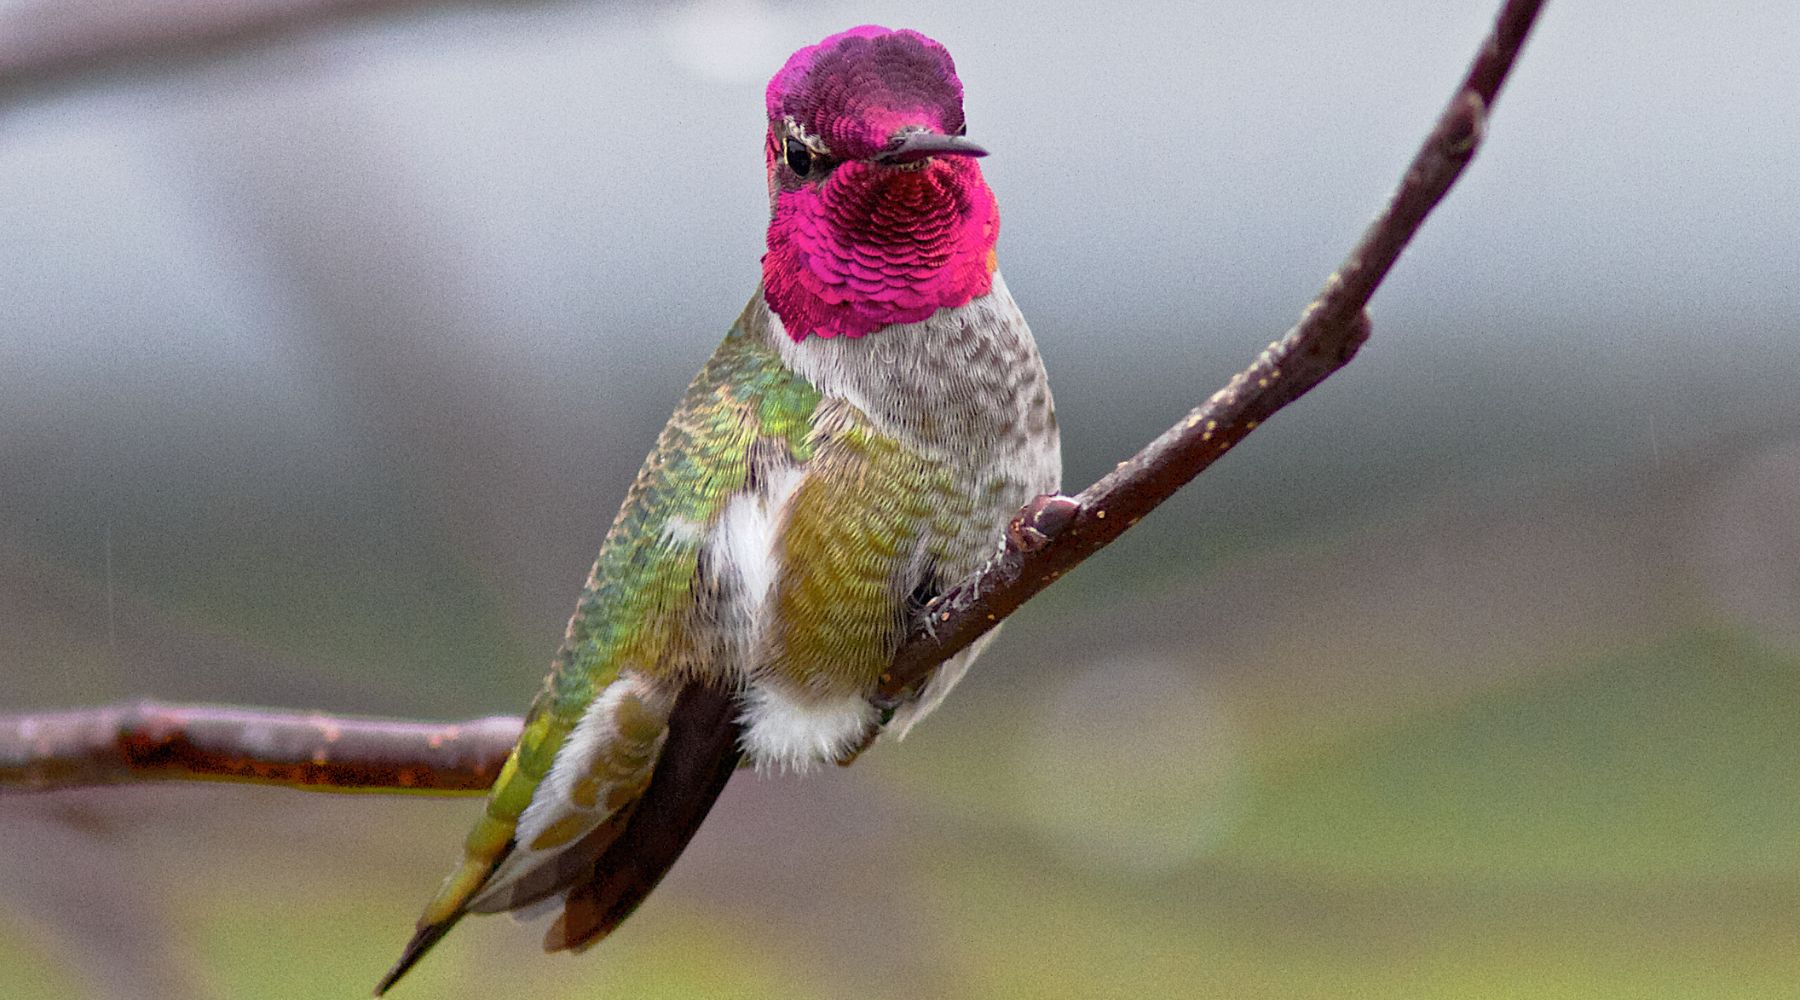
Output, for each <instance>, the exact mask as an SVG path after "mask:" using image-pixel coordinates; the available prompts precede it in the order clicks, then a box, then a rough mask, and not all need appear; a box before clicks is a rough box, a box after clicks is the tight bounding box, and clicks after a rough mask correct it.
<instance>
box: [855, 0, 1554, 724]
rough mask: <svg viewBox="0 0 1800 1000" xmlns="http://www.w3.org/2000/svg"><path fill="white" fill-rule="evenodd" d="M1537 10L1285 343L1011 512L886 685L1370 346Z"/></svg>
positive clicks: (1108, 538) (990, 622) (1515, 4)
mask: <svg viewBox="0 0 1800 1000" xmlns="http://www.w3.org/2000/svg"><path fill="white" fill-rule="evenodd" d="M1542 6H1543V0H1508V2H1507V3H1506V4H1505V5H1504V6H1503V7H1502V8H1501V10H1500V15H1499V17H1498V19H1497V20H1496V22H1495V25H1494V30H1493V32H1492V33H1491V34H1490V35H1489V36H1488V37H1487V39H1486V41H1485V42H1484V43H1483V44H1482V47H1481V51H1480V52H1478V53H1477V54H1476V56H1475V62H1474V64H1473V65H1471V66H1470V67H1469V72H1468V74H1467V75H1466V76H1465V77H1464V78H1463V81H1462V83H1461V85H1460V86H1458V87H1457V89H1456V93H1455V94H1454V95H1453V96H1452V97H1451V98H1450V103H1449V105H1448V106H1447V107H1446V108H1445V109H1444V111H1443V114H1442V115H1440V116H1439V118H1438V121H1437V127H1436V128H1433V129H1432V130H1431V134H1430V135H1429V136H1427V137H1426V139H1425V143H1424V145H1423V146H1421V147H1420V149H1419V152H1418V154H1417V155H1415V156H1414V157H1413V161H1412V164H1411V165H1410V166H1408V167H1407V169H1406V175H1405V176H1404V177H1402V178H1401V180H1400V186H1399V188H1398V189H1397V190H1396V191H1395V192H1394V195H1393V197H1392V199H1390V200H1389V202H1388V205H1387V208H1386V209H1384V210H1383V211H1382V213H1381V214H1380V215H1379V216H1377V217H1376V219H1375V221H1374V222H1373V223H1371V224H1370V226H1369V228H1368V231H1367V232H1365V233H1364V234H1363V237H1362V239H1361V240H1360V241H1359V242H1358V243H1357V244H1356V247H1355V249H1353V250H1351V251H1350V255H1349V256H1348V257H1345V258H1344V262H1343V264H1341V265H1340V266H1339V267H1338V269H1337V272H1336V273H1335V274H1333V275H1332V276H1331V277H1330V278H1328V279H1326V282H1325V287H1324V289H1323V290H1322V291H1320V292H1319V295H1318V297H1317V298H1315V299H1313V301H1312V303H1311V304H1310V305H1308V306H1307V307H1306V310H1305V311H1304V312H1303V313H1302V314H1301V317H1300V322H1299V323H1298V324H1296V325H1295V326H1294V328H1293V329H1292V330H1289V331H1288V333H1287V335H1286V336H1284V337H1282V338H1281V339H1280V340H1278V341H1276V342H1275V343H1273V344H1270V345H1269V346H1268V348H1267V349H1266V350H1264V351H1263V352H1262V354H1261V355H1260V356H1259V357H1257V359H1256V360H1255V361H1254V362H1253V363H1252V364H1251V365H1250V367H1248V368H1246V369H1244V370H1243V371H1241V372H1239V373H1238V374H1237V375H1235V376H1233V377H1232V380H1231V382H1230V384H1229V385H1227V386H1225V388H1223V389H1220V390H1219V391H1218V392H1216V393H1213V395H1212V398H1211V399H1209V400H1207V401H1206V402H1205V403H1203V404H1201V405H1200V406H1198V407H1196V408H1195V409H1194V410H1193V411H1191V412H1190V413H1188V415H1187V416H1186V417H1184V418H1183V419H1182V420H1181V422H1180V423H1178V424H1176V425H1175V426H1173V427H1171V428H1169V429H1168V430H1166V431H1164V432H1163V433H1162V435H1161V436H1160V437H1158V438H1157V439H1156V440H1154V441H1152V442H1150V443H1149V444H1148V445H1146V446H1145V447H1144V449H1143V450H1142V451H1140V452H1138V453H1137V454H1136V455H1133V456H1132V457H1131V458H1129V459H1127V460H1125V461H1124V462H1121V463H1119V467H1118V468H1116V469H1114V470H1113V471H1112V472H1111V473H1109V474H1107V475H1106V476H1105V477H1104V478H1102V479H1101V480H1100V481H1099V482H1097V483H1095V484H1094V485H1092V486H1089V487H1088V488H1087V489H1085V490H1082V491H1081V492H1080V493H1079V494H1077V495H1075V496H1074V497H1073V498H1065V497H1055V498H1049V497H1042V498H1039V499H1038V500H1037V501H1035V502H1033V503H1032V504H1031V505H1029V506H1027V507H1026V508H1025V509H1024V510H1023V511H1021V512H1020V513H1019V517H1018V518H1016V519H1015V520H1014V521H1013V529H1012V530H1011V531H1009V532H1008V533H1007V536H1008V537H1007V542H1006V548H1005V549H1004V550H1003V551H1002V552H1001V554H1000V555H999V556H998V557H997V558H996V559H995V560H994V561H993V563H992V564H990V565H989V566H988V568H987V569H985V570H983V571H982V572H981V573H979V574H978V575H976V576H975V577H974V578H972V579H969V580H965V581H963V582H961V583H959V584H957V585H956V586H954V587H952V588H951V589H950V590H949V591H947V592H946V593H944V594H943V595H942V596H940V597H939V598H938V599H937V600H936V601H933V602H932V603H931V604H930V605H929V606H927V607H926V609H925V613H926V615H927V616H928V620H926V621H924V622H921V623H919V625H918V626H917V627H916V628H915V629H914V630H913V632H912V634H911V635H910V636H908V638H907V641H906V643H905V645H903V646H902V647H901V649H900V652H899V655H898V656H896V657H895V659H894V664H893V666H892V667H891V668H890V669H889V671H888V674H887V676H886V677H884V678H883V679H882V690H883V693H884V694H885V695H888V696H890V697H892V696H894V695H896V694H898V693H899V692H902V691H905V690H907V689H908V688H911V687H913V686H915V685H917V684H918V683H920V681H921V680H922V679H923V678H924V677H925V676H926V675H927V674H929V673H930V671H931V668H933V667H935V666H937V665H938V664H939V663H942V662H943V661H944V660H945V659H947V658H948V657H950V656H952V655H954V654H955V653H956V652H957V651H958V650H961V649H963V648H964V647H966V646H968V645H969V644H970V643H972V642H974V641H975V640H976V639H979V638H980V637H981V636H982V635H983V634H984V633H986V632H987V631H988V630H989V629H991V628H993V627H994V626H995V625H996V624H998V623H999V622H1000V621H1001V620H1002V619H1004V618H1005V617H1006V616H1007V615H1010V614H1012V613H1013V612H1014V611H1017V610H1018V609H1019V606H1020V605H1022V604H1024V603H1025V602H1026V601H1027V600H1030V599H1031V597H1032V596H1033V595H1034V594H1036V593H1037V592H1038V591H1040V590H1043V589H1044V588H1045V587H1047V586H1049V585H1050V584H1051V583H1054V582H1055V581H1056V580H1057V579H1058V578H1060V577H1061V576H1062V575H1063V574H1064V573H1067V572H1068V571H1069V570H1070V569H1073V568H1074V567H1075V566H1076V565H1078V564H1079V563H1081V562H1082V561H1083V560H1085V559H1087V557H1089V556H1091V555H1093V554H1094V553H1095V552H1098V551H1100V549H1102V548H1104V547H1106V546H1107V545H1109V544H1111V543H1112V541H1113V540H1114V539H1116V538H1118V537H1119V536H1120V535H1121V534H1124V533H1125V531H1126V530H1127V529H1129V528H1130V527H1131V526H1132V525H1134V524H1136V523H1137V522H1138V521H1139V519H1141V518H1142V517H1143V516H1144V515H1145V514H1148V513H1149V512H1150V511H1151V510H1154V509H1155V508H1156V507H1157V505H1159V504H1161V503H1162V502H1163V501H1164V500H1167V499H1168V498H1169V497H1170V496H1172V495H1174V493H1175V491H1176V490H1178V489H1180V488H1181V487H1182V486H1184V485H1186V484H1187V483H1188V482H1189V481H1190V480H1192V479H1193V478H1194V477H1195V476H1197V475H1199V474H1200V473H1202V472H1204V471H1206V469H1207V468H1208V467H1209V466H1211V465H1212V464H1213V463H1214V462H1216V461H1218V460H1219V458H1220V457H1221V456H1223V455H1224V454H1225V453H1226V452H1227V451H1229V450H1231V448H1232V446H1234V445H1236V444H1237V443H1238V442H1239V441H1242V440H1243V439H1244V438H1245V437H1246V436H1248V435H1249V433H1250V432H1251V431H1253V430H1255V429H1256V428H1257V427H1258V426H1259V425H1261V424H1262V422H1263V421H1265V420H1267V419H1268V418H1269V417H1270V416H1272V415H1273V414H1274V413H1275V411H1277V410H1279V409H1281V408H1282V407H1284V406H1286V405H1288V404H1289V403H1291V402H1293V401H1294V400H1296V399H1298V398H1299V397H1300V396H1301V395H1303V394H1304V393H1305V392H1307V390H1309V389H1311V388H1312V387H1313V386H1316V385H1318V384H1319V383H1320V382H1322V381H1324V380H1325V378H1326V377H1327V376H1329V375H1330V374H1331V373H1333V372H1335V371H1337V370H1338V369H1339V368H1342V367H1343V366H1344V365H1346V364H1348V363H1349V362H1350V359H1351V358H1353V357H1355V356H1356V351H1357V348H1359V347H1361V346H1362V344H1363V342H1364V341H1366V340H1367V339H1368V337H1369V318H1368V314H1367V313H1366V312H1364V311H1363V310H1364V307H1365V306H1367V305H1368V303H1369V297H1370V296H1372V295H1374V294H1375V289H1376V288H1378V287H1379V286H1380V285H1381V281H1382V279H1383V278H1385V277H1387V273H1388V269H1389V268H1391V267H1393V266H1394V262H1395V261H1396V260H1398V259H1399V257H1400V252H1401V251H1402V250H1404V249H1406V245H1407V244H1408V243H1410V242H1412V238H1413V235H1414V234H1415V233H1417V232H1418V231H1419V226H1420V225H1421V224H1422V223H1424V221H1425V216H1426V215H1428V214H1430V212H1431V210H1432V209H1433V208H1434V207H1436V205H1437V203H1438V202H1439V201H1441V200H1443V197H1444V195H1445V194H1446V193H1448V192H1449V190H1450V186H1451V185H1452V184H1454V183H1456V179H1457V177H1458V176H1460V175H1461V174H1462V171H1463V168H1464V167H1466V166H1468V164H1469V161H1470V160H1471V159H1473V158H1474V156H1475V151H1476V149H1477V148H1478V147H1479V146H1480V144H1481V139H1482V137H1483V135H1484V134H1485V133H1486V131H1487V121H1488V113H1489V111H1490V110H1491V109H1492V107H1493V104H1494V98H1495V97H1496V96H1497V95H1498V94H1499V92H1500V85H1501V84H1502V83H1504V82H1505V80H1506V75H1507V73H1508V71H1509V70H1511V69H1512V66H1513V62H1514V60H1515V59H1516V58H1517V57H1518V54H1519V50H1520V48H1521V47H1522V46H1523V45H1524V44H1525V36H1526V34H1527V33H1528V32H1529V31H1530V30H1531V25H1532V22H1533V21H1534V20H1536V18H1537V14H1538V10H1539V9H1540V8H1541V7H1542Z"/></svg>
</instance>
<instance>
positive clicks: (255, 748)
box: [0, 701, 519, 794]
mask: <svg viewBox="0 0 1800 1000" xmlns="http://www.w3.org/2000/svg"><path fill="white" fill-rule="evenodd" d="M518 738H519V720H518V719H514V718H509V717H507V716H491V717H489V718H486V719H474V720H471V721H469V722H462V723H433V722H407V721H402V720H399V719H361V718H344V717H338V716H328V715H321V714H318V713H302V712H281V711H269V710H263V709H253V708H232V707H226V706H217V705H166V704H162V703H160V702H154V701H139V702H131V703H127V704H121V705H112V706H108V707H104V708H85V709H74V710H72V711H66V712H47V713H44V714H41V715H16V716H0V789H7V788H8V787H11V788H14V789H18V788H23V789H25V790H27V791H41V790H45V789H51V788H69V787H74V786H82V785H117V784H126V783H131V782H140V781H160V780H172V779H173V780H182V779H186V780H192V779H218V780H223V781H248V782H254V783H258V784H272V785H286V786H288V787H290V788H306V789H315V790H319V791H358V790H372V791H384V792H405V791H421V792H434V793H438V794H454V793H457V792H482V791H485V790H487V787H488V785H490V784H492V783H493V781H494V778H495V777H496V776H498V775H499V773H500V765H502V764H504V763H505V762H506V755H507V753H508V752H509V751H511V750H512V745H513V741H515V740H517V739H518Z"/></svg>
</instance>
